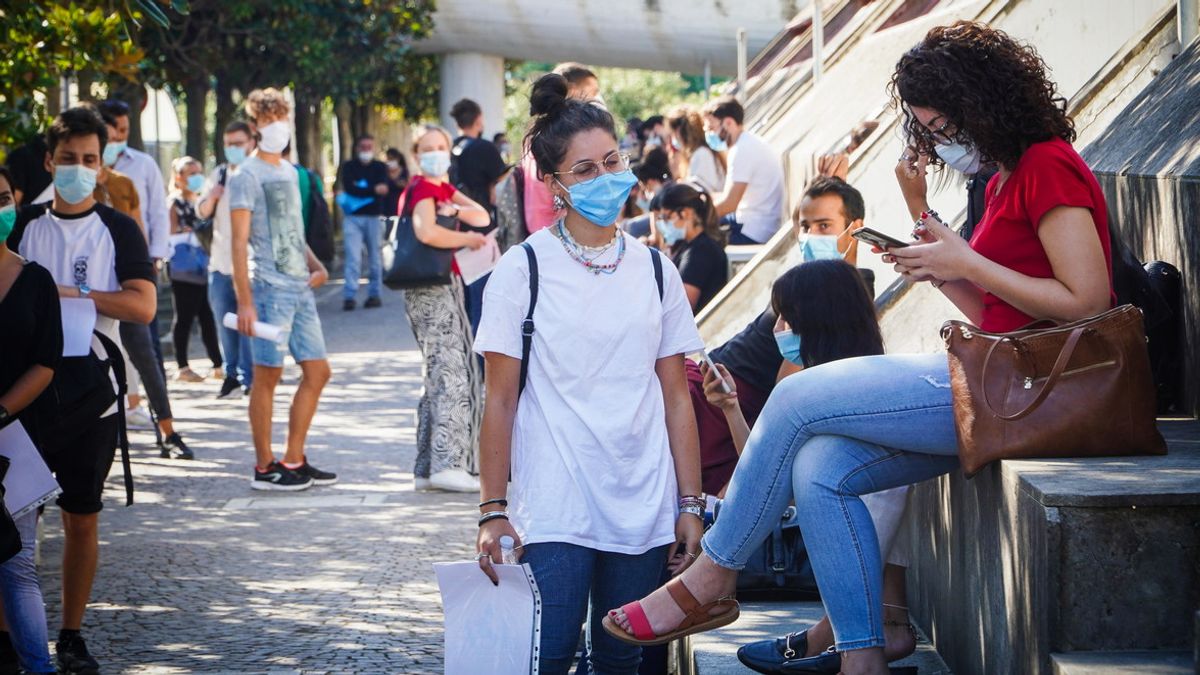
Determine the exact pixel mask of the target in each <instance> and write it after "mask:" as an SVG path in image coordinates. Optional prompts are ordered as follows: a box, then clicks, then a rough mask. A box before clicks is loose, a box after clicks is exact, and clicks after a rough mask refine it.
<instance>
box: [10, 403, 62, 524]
mask: <svg viewBox="0 0 1200 675" xmlns="http://www.w3.org/2000/svg"><path fill="white" fill-rule="evenodd" d="M0 455H3V456H5V457H7V458H8V461H9V467H8V474H7V475H5V476H4V505H5V506H7V507H8V512H9V513H11V514H12V516H13V518H20V517H21V516H23V515H25V514H26V513H28V512H29V511H30V510H32V509H36V508H37V507H39V506H41V505H42V504H45V503H46V502H48V501H50V500H51V499H54V497H55V496H56V495H57V494H58V493H59V492H60V490H59V487H58V481H56V480H54V474H52V473H50V469H48V468H47V467H46V462H44V461H43V460H42V455H41V453H39V452H38V451H37V448H36V447H34V445H33V441H31V440H30V439H29V434H28V433H26V432H25V427H23V426H21V423H20V422H13V423H12V424H9V425H8V426H6V427H4V428H3V429H0Z"/></svg>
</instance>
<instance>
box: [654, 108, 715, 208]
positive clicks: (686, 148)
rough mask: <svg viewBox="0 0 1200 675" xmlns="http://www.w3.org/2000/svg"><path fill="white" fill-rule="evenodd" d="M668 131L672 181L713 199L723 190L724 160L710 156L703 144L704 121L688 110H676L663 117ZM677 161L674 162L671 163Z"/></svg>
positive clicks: (697, 114)
mask: <svg viewBox="0 0 1200 675" xmlns="http://www.w3.org/2000/svg"><path fill="white" fill-rule="evenodd" d="M667 128H668V129H670V130H671V149H672V150H673V151H674V152H673V154H672V162H671V166H672V169H673V170H674V171H675V178H676V179H678V180H686V181H690V182H692V183H695V184H696V185H699V186H700V187H702V188H704V189H705V190H706V191H707V192H708V193H709V194H711V195H715V194H718V193H720V192H721V190H723V189H724V188H725V157H724V155H722V154H721V153H719V152H713V150H712V148H710V147H708V143H706V142H705V141H704V119H703V118H702V117H700V113H699V112H698V111H697V110H696V109H695V108H691V107H689V106H680V107H678V108H676V109H674V110H672V111H671V113H670V114H669V115H667ZM675 158H678V161H676V160H675Z"/></svg>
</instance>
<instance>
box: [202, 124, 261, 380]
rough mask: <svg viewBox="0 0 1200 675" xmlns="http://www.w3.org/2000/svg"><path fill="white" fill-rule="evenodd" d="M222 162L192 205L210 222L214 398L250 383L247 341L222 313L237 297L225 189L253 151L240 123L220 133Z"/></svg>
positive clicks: (251, 137)
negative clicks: (216, 361) (216, 350)
mask: <svg viewBox="0 0 1200 675" xmlns="http://www.w3.org/2000/svg"><path fill="white" fill-rule="evenodd" d="M223 142H224V144H225V163H224V164H222V165H220V166H218V167H216V168H214V169H213V170H212V173H210V174H209V175H208V180H207V181H205V183H204V196H203V197H201V199H200V203H199V204H197V205H196V214H197V215H198V216H200V217H201V218H204V219H211V220H212V244H211V245H210V246H209V260H208V302H209V305H210V307H211V308H212V312H213V315H214V318H215V319H216V321H217V324H218V325H217V334H218V335H220V337H221V357H222V360H223V361H224V363H225V379H224V380H223V381H222V382H221V389H220V390H219V391H218V392H217V398H229V397H231V396H241V395H242V392H245V393H247V394H249V393H250V384H251V383H252V382H253V381H254V362H253V360H252V359H251V356H250V338H249V337H247V336H245V335H242V334H241V333H239V332H238V331H237V330H235V329H233V328H227V327H226V326H225V324H224V319H225V315H226V314H231V313H236V312H237V294H236V293H234V290H233V247H232V242H233V238H232V230H231V227H232V226H231V224H230V216H229V200H228V199H225V198H224V197H225V190H226V187H227V186H228V185H229V180H230V179H231V178H232V177H233V176H234V175H235V174H236V173H237V170H238V167H239V166H241V165H242V162H245V161H246V158H247V157H249V156H250V153H252V152H254V148H255V144H254V132H253V130H251V129H250V125H249V124H246V123H245V122H243V121H241V120H234V121H233V122H230V123H229V124H228V125H227V126H226V127H225V131H224V136H223Z"/></svg>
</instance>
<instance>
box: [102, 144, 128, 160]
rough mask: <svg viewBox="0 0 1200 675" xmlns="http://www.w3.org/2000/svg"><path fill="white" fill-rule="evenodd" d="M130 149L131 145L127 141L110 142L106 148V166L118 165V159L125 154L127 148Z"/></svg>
mask: <svg viewBox="0 0 1200 675" xmlns="http://www.w3.org/2000/svg"><path fill="white" fill-rule="evenodd" d="M127 147H129V143H127V142H125V141H109V142H108V143H106V144H105V146H104V158H103V159H104V166H112V165H113V164H116V163H117V158H118V157H120V156H121V153H122V152H125V148H127Z"/></svg>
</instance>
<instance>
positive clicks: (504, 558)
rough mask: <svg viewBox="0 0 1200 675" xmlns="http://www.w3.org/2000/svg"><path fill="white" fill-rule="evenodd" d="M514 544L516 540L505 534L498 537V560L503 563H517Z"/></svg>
mask: <svg viewBox="0 0 1200 675" xmlns="http://www.w3.org/2000/svg"><path fill="white" fill-rule="evenodd" d="M516 544H517V542H516V541H514V540H513V538H512V537H510V536H508V535H507V534H506V535H504V536H502V537H500V562H502V563H504V564H505V565H516V564H517V552H516V550H515V549H516Z"/></svg>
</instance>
